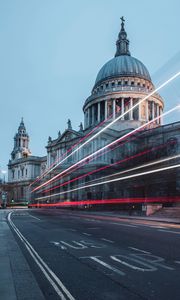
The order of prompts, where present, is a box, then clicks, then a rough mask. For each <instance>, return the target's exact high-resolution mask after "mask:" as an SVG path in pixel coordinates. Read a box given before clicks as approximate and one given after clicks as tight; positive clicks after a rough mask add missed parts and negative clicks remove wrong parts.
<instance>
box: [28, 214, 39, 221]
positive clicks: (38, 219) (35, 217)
mask: <svg viewBox="0 0 180 300" xmlns="http://www.w3.org/2000/svg"><path fill="white" fill-rule="evenodd" d="M28 215H29V216H30V217H31V218H34V219H36V220H38V221H41V219H39V218H37V217H34V216H32V215H31V214H28Z"/></svg>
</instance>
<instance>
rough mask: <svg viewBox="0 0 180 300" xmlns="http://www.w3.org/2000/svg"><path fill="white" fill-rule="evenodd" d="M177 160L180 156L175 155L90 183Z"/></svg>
mask: <svg viewBox="0 0 180 300" xmlns="http://www.w3.org/2000/svg"><path fill="white" fill-rule="evenodd" d="M176 158H180V154H178V155H174V156H172V157H167V158H164V159H160V160H158V161H153V162H151V163H148V164H144V165H140V166H137V167H135V168H131V169H128V170H124V171H121V172H117V173H114V174H111V175H107V176H103V177H100V178H96V179H93V180H90V181H88V183H90V182H94V181H99V180H102V179H105V178H109V177H113V176H116V175H120V174H125V173H129V172H133V171H136V170H139V169H143V168H146V167H150V166H154V165H157V164H160V163H163V162H166V161H170V160H173V159H176Z"/></svg>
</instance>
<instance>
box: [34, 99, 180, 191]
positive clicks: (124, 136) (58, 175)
mask: <svg viewBox="0 0 180 300" xmlns="http://www.w3.org/2000/svg"><path fill="white" fill-rule="evenodd" d="M179 108H180V104H179V105H177V106H175V107H174V108H172V109H170V110H168V111H167V112H165V113H163V114H162V115H161V116H157V117H156V118H154V119H152V120H151V121H149V122H147V123H145V124H143V125H141V126H140V127H138V128H136V129H134V130H132V131H131V132H128V133H127V134H125V135H123V136H121V137H120V138H118V139H116V140H115V141H113V142H111V143H109V144H107V145H105V146H104V147H102V148H101V149H98V150H96V151H95V152H93V153H91V154H90V155H88V156H86V157H84V158H83V159H81V160H80V161H78V162H76V163H75V164H73V165H71V166H70V167H68V168H67V169H66V170H64V171H62V172H60V173H59V174H57V175H55V176H54V177H52V178H51V179H49V180H47V181H46V182H44V183H42V184H41V185H39V186H38V187H36V188H34V189H33V190H32V192H34V191H36V190H39V189H40V188H41V187H43V186H46V185H47V184H49V183H51V182H52V181H54V180H55V179H56V178H58V177H60V176H61V175H63V174H64V173H66V172H67V171H69V170H71V169H73V168H74V167H75V166H77V165H79V164H80V163H83V162H85V161H87V160H88V159H90V158H92V157H93V156H94V155H96V154H98V153H100V152H101V151H103V150H105V149H107V148H108V147H110V146H112V145H114V144H116V143H117V142H120V141H121V140H123V139H125V138H127V137H129V136H131V135H132V134H134V133H135V132H137V131H139V130H141V129H143V128H145V127H146V126H148V125H150V124H152V123H154V122H155V121H156V120H158V119H159V118H161V117H164V116H166V115H168V114H169V113H172V112H173V111H175V110H177V109H179Z"/></svg>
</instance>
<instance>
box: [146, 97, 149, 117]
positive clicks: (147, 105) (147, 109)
mask: <svg viewBox="0 0 180 300" xmlns="http://www.w3.org/2000/svg"><path fill="white" fill-rule="evenodd" d="M146 122H149V104H148V100H146Z"/></svg>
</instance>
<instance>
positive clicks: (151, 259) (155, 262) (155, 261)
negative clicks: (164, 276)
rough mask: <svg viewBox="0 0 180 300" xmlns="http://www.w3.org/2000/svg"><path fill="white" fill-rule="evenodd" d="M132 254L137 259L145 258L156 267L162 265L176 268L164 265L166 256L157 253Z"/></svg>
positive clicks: (165, 267) (144, 259) (171, 269)
mask: <svg viewBox="0 0 180 300" xmlns="http://www.w3.org/2000/svg"><path fill="white" fill-rule="evenodd" d="M130 255H131V256H133V257H135V258H136V259H138V260H139V259H140V260H143V261H145V262H147V263H148V264H151V265H154V266H156V267H161V268H164V269H167V270H170V271H173V270H174V268H171V267H168V266H166V265H164V258H163V257H160V256H156V255H152V254H143V253H142V254H141V253H140V254H139V253H138V254H130Z"/></svg>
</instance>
